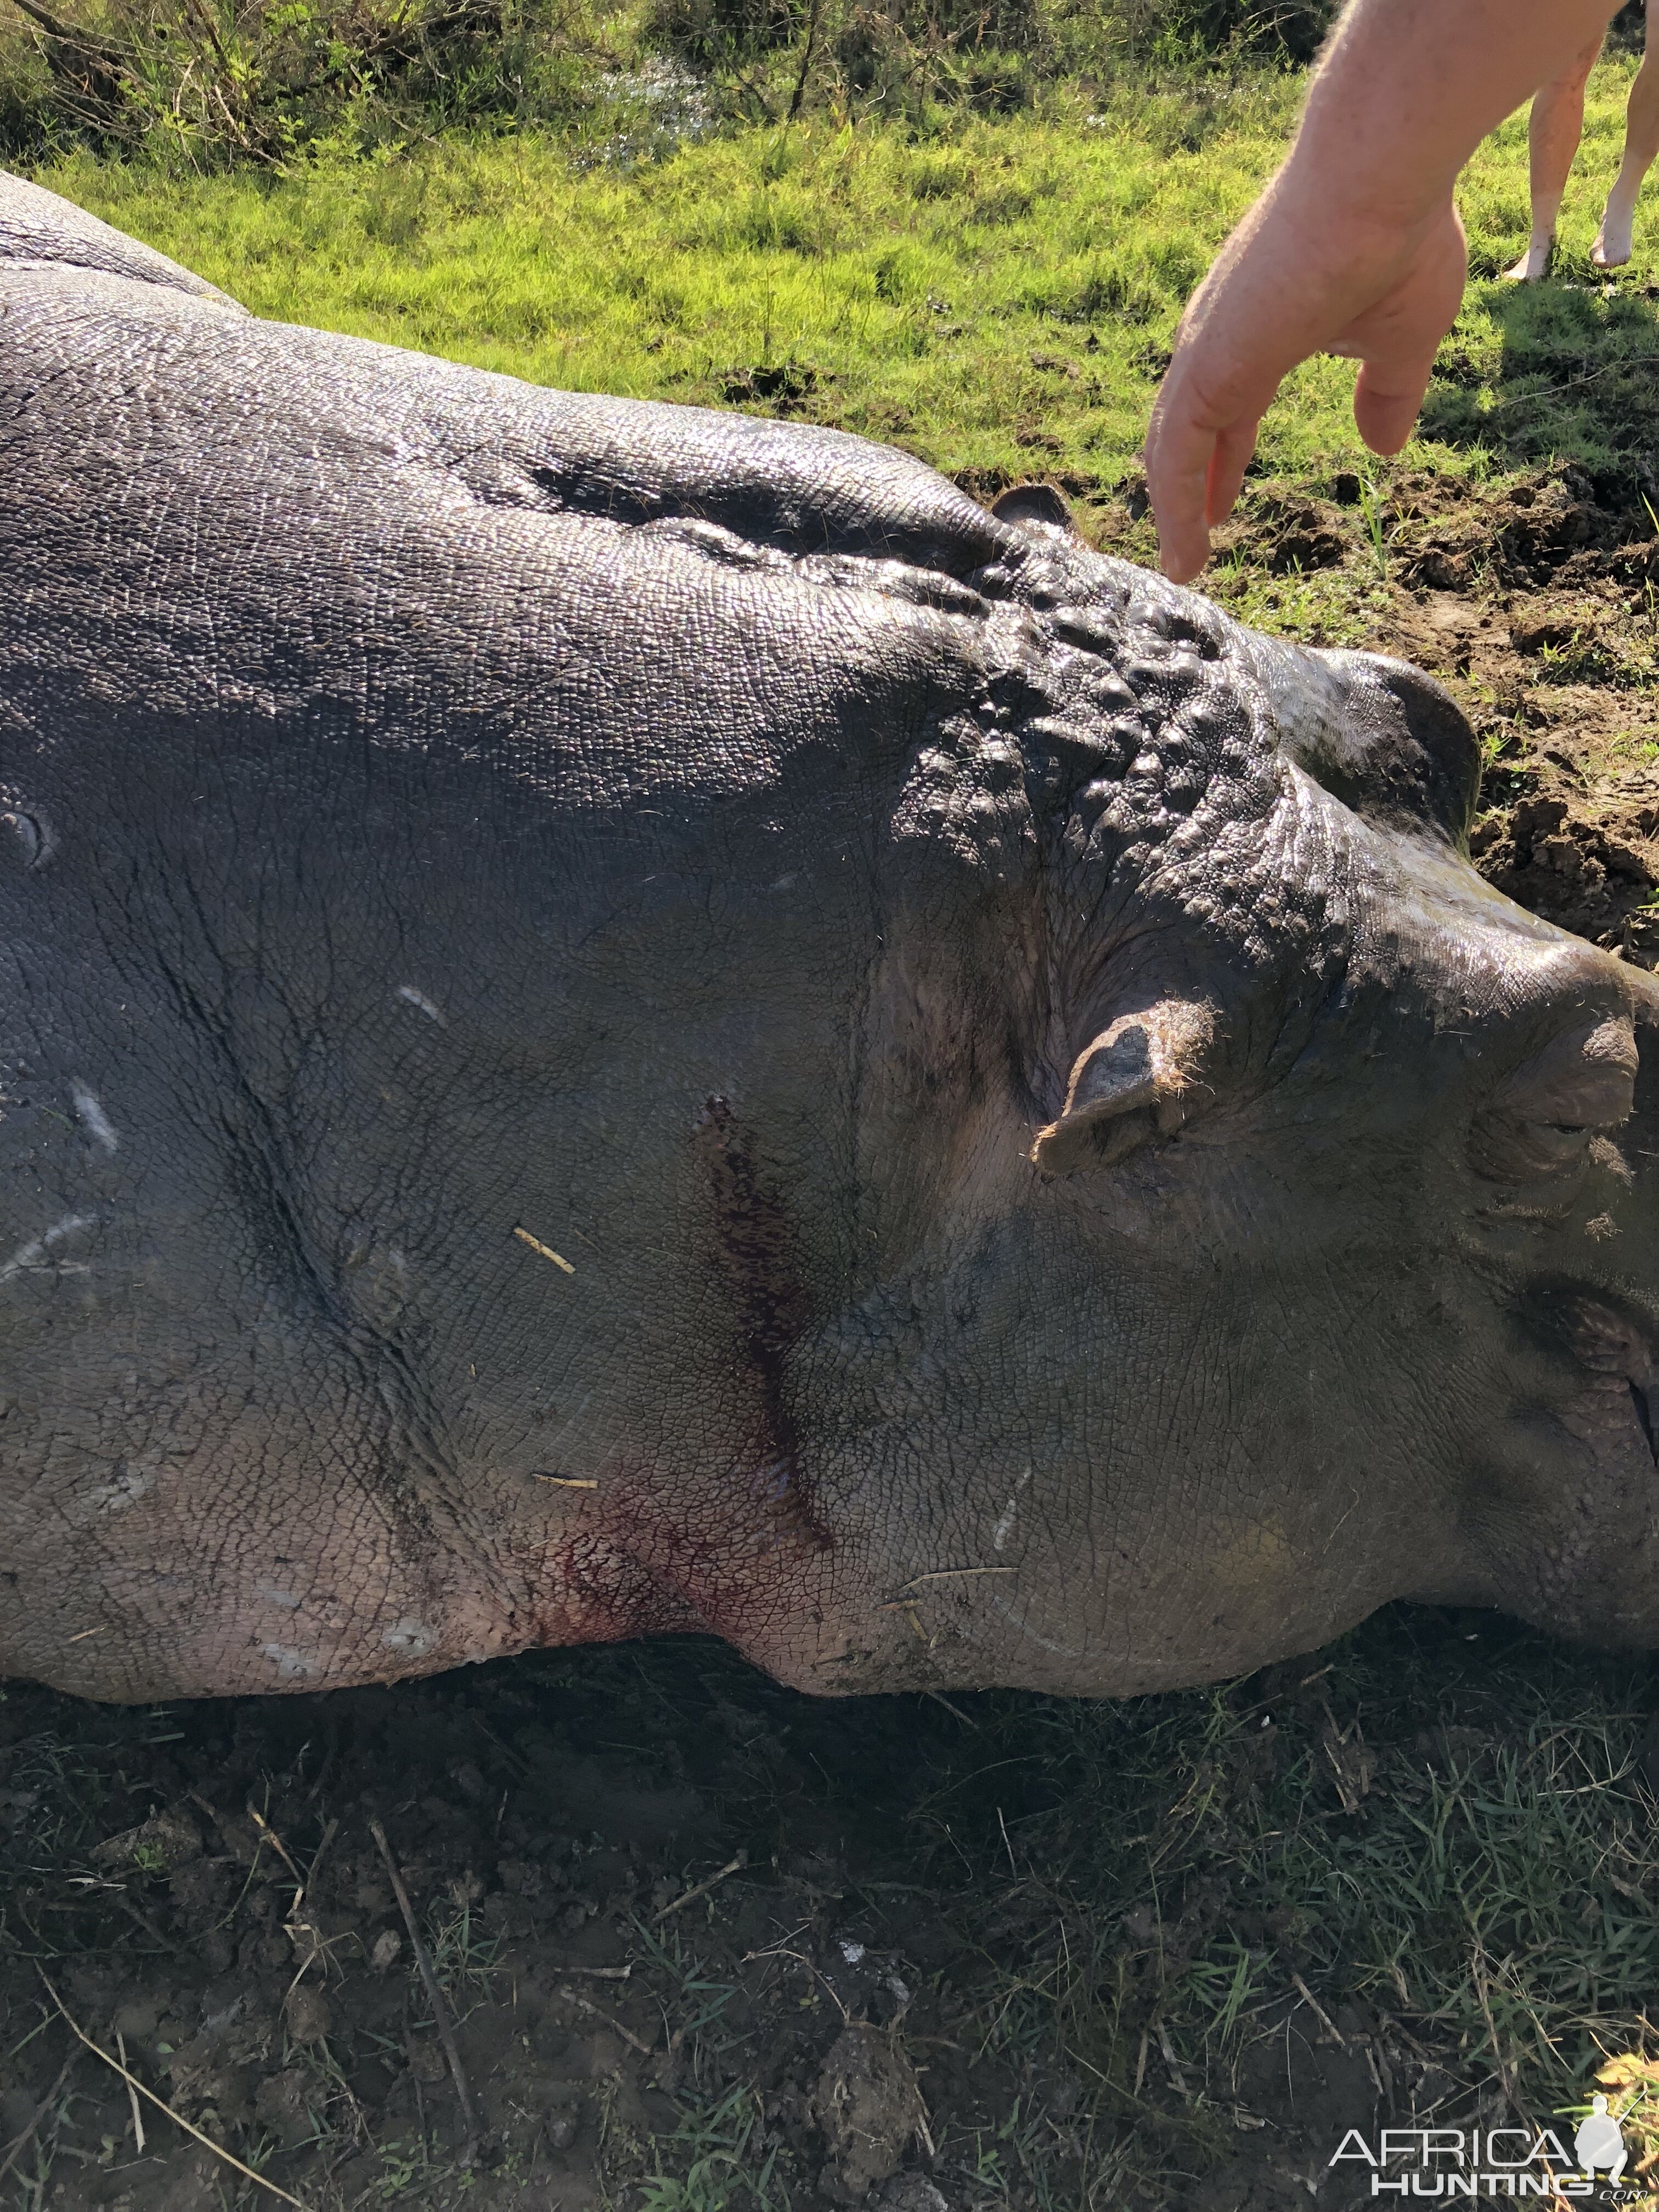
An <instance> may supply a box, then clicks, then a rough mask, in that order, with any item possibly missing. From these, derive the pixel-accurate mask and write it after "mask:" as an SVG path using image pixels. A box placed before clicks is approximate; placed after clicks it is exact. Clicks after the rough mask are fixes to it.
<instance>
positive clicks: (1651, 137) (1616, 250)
mask: <svg viewBox="0 0 1659 2212" xmlns="http://www.w3.org/2000/svg"><path fill="white" fill-rule="evenodd" d="M1653 5H1655V6H1659V0H1653ZM1656 155H1659V55H1656V54H1655V52H1654V37H1653V14H1652V12H1651V9H1650V14H1649V16H1648V44H1647V49H1646V51H1645V52H1644V54H1643V56H1642V66H1641V68H1640V69H1639V70H1637V72H1636V82H1635V83H1634V84H1633V85H1632V87H1631V88H1630V106H1628V107H1627V108H1626V111H1625V158H1624V160H1623V161H1621V162H1620V165H1619V175H1618V178H1617V179H1616V180H1615V182H1614V184H1613V190H1612V191H1610V192H1609V193H1608V194H1607V209H1606V211H1605V212H1604V213H1603V215H1602V217H1601V229H1600V230H1598V231H1597V232H1596V234H1595V245H1594V246H1591V248H1590V259H1591V260H1592V261H1593V262H1594V263H1595V265H1596V267H1597V268H1598V269H1620V268H1622V267H1623V266H1624V264H1625V263H1626V261H1628V260H1629V259H1630V257H1631V225H1632V222H1634V221H1635V219H1636V195H1637V194H1638V192H1639V191H1641V189H1642V179H1643V178H1644V177H1645V176H1646V174H1647V173H1648V171H1649V170H1650V168H1651V167H1653V163H1654V159H1655V157H1656Z"/></svg>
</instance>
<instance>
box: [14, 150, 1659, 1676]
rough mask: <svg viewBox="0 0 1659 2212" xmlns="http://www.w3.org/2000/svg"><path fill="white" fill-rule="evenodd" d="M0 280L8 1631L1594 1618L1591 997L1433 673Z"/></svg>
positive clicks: (1124, 1638)
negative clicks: (1477, 813)
mask: <svg viewBox="0 0 1659 2212" xmlns="http://www.w3.org/2000/svg"><path fill="white" fill-rule="evenodd" d="M0 299H3V310H4V312H3V320H0V425H3V430H0V441H3V464H0V565H3V578H4V583H3V591H0V793H3V805H4V808H5V810H6V818H5V823H4V825H3V827H0V917H3V939H0V942H3V965H0V1084H3V1091H4V1102H3V1115H4V1118H3V1121H0V1172H3V1185H0V1188H3V1207H4V1226H3V1239H4V1241H3V1246H0V1410H3V1420H0V1569H3V1571H0V1673H5V1672H9V1673H14V1674H27V1675H33V1676H36V1677H39V1678H40V1679H42V1680H46V1681H48V1682H51V1683H54V1684H57V1685H58V1686H61V1687H63V1688H65V1689H69V1690H73V1691H77V1692H82V1693H84V1694H87V1695H89V1696H92V1697H97V1698H107V1699H152V1698H167V1697H174V1696H179V1695H190V1694H192V1693H201V1692H228V1691H248V1690H278V1689H292V1688H300V1687H316V1686H325V1685H332V1684H342V1683H349V1682H361V1681H365V1680H385V1679H386V1678H388V1677H392V1676H398V1675H406V1674H419V1673H428V1672H431V1671H433V1670H435V1669H436V1668H443V1667H448V1666H453V1665H454V1664H455V1663H456V1662H459V1661H462V1660H467V1659H482V1658H486V1657H489V1656H495V1655H496V1654H500V1653H505V1652H511V1651H516V1650H521V1649H523V1648H524V1647H525V1646H526V1645H530V1644H547V1643H565V1642H574V1641H579V1640H582V1639H586V1638H608V1637H616V1636H622V1635H628V1634H635V1633H641V1632H651V1631H664V1630H678V1629H699V1628H707V1629H712V1630H714V1632H717V1633H719V1634H720V1635H722V1636H725V1637H727V1638H730V1639H731V1640H732V1642H734V1643H735V1644H738V1646H740V1647H741V1649H742V1650H744V1651H745V1652H747V1653H748V1654H749V1655H750V1656H751V1657H753V1658H754V1659H755V1660H757V1662H759V1663H760V1664H761V1665H763V1666H764V1667H766V1668H769V1669H771V1671H772V1672H773V1673H774V1674H776V1675H778V1676H780V1677H781V1678H782V1679H784V1680H787V1681H789V1682H793V1683H795V1684H798V1685H799V1686H802V1687H805V1688H808V1689H811V1690H818V1691H854V1690H891V1689H901V1688H914V1687H916V1686H933V1685H937V1686H946V1687H948V1686H956V1685H971V1684H989V1683H1004V1684H1022V1685H1029V1686H1034V1687H1041V1688H1046V1689H1059V1690H1068V1691H1092V1692H1127V1691H1138V1690H1145V1689H1151V1688H1156V1687H1161V1686H1167V1685H1172V1684H1177V1683H1184V1682H1192V1681H1195V1680H1201V1679H1203V1678H1205V1677H1206V1676H1213V1675H1218V1674H1225V1673H1227V1672H1230V1671H1232V1670H1236V1669H1240V1668H1248V1667H1249V1666H1251V1665H1253V1664H1255V1662H1260V1661H1262V1660H1266V1659H1268V1658H1271V1657H1273V1656H1276V1655H1279V1654H1283V1653H1288V1652H1294V1651H1299V1650H1305V1649H1307V1648H1309V1647H1310V1646H1312V1645H1315V1644H1318V1643H1319V1642H1320V1641H1321V1640H1322V1639H1323V1638H1327V1637H1328V1636H1329V1635H1331V1634H1332V1633H1333V1632H1334V1631H1336V1630H1338V1629H1340V1628H1341V1627H1343V1626H1345V1625H1346V1624H1348V1623H1350V1622H1352V1621H1354V1620H1358V1618H1359V1617H1360V1616H1361V1615H1363V1614H1364V1613H1367V1612H1369V1611H1370V1609H1371V1608H1372V1607H1375V1606H1376V1605H1377V1604H1379V1603H1381V1602H1382V1601H1384V1600H1386V1599H1389V1598H1391V1597H1395V1596H1397V1595H1409V1596H1415V1597H1419V1598H1426V1599H1445V1600H1450V1599H1455V1600H1460V1601H1470V1602H1474V1603H1477V1604H1490V1605H1495V1606H1501V1607H1507V1608H1509V1609H1510V1610H1512V1611H1514V1612H1516V1613H1522V1614H1523V1615H1525V1616H1526V1617H1527V1618H1528V1619H1529V1620H1534V1621H1539V1622H1542V1623H1545V1624H1547V1625H1548V1626H1552V1627H1555V1628H1559V1629H1561V1630H1564V1631H1565V1632H1570V1633H1572V1634H1575V1635H1581V1636H1585V1637H1589V1638H1600V1639H1604V1640H1608V1641H1612V1642H1615V1643H1626V1644H1644V1643H1653V1642H1655V1641H1659V1536H1656V1503H1659V1474H1656V1466H1655V1458H1654V1451H1653V1446H1652V1413H1651V1412H1650V1406H1651V1405H1652V1403H1653V1402H1654V1401H1653V1400H1650V1395H1649V1394H1650V1389H1651V1388H1652V1386H1653V1385H1654V1383H1655V1380H1656V1374H1655V1347H1656V1344H1659V1234H1656V1231H1659V1198H1656V1191H1659V1166H1656V1164H1655V1162H1656V1155H1659V1044H1656V1042H1655V1041H1654V1036H1653V1030H1652V1027H1651V1024H1653V1023H1654V1022H1655V1020H1656V1018H1659V990H1656V987H1655V985H1654V982H1653V981H1652V979H1650V978H1646V977H1644V976H1643V975H1640V974H1638V972H1637V971H1636V970H1635V969H1631V968H1629V967H1626V966H1622V965H1620V963H1617V962H1615V961H1614V960H1613V959H1611V958H1608V957H1606V956H1604V955H1603V954H1602V953H1601V952H1598V951H1595V950H1594V949H1593V948H1592V947H1590V946H1589V945H1585V944H1583V943H1581V942H1579V941H1578V940H1577V939H1574V938H1571V937H1569V936H1565V935H1563V934H1562V933H1560V932H1559V931H1557V930H1554V929H1551V928H1548V927H1546V926H1545V925H1543V924H1542V923H1541V922H1539V921H1534V919H1532V918H1531V917H1530V916H1528V915H1526V914H1524V913H1522V912H1521V911H1520V910H1518V909H1517V908H1515V907H1513V906H1511V905H1510V904H1509V903H1507V902H1505V901H1504V899H1502V898H1500V897H1498V896H1497V895H1496V894H1495V893H1494V892H1492V890H1489V889H1488V888H1487V887H1486V885H1485V884H1482V883H1481V882H1480V879H1479V878H1477V877H1476V875H1475V874H1474V871H1473V870H1472V869H1471V867H1470V866H1469V865H1468V859H1467V857H1466V851H1465V846H1464V831H1465V827H1466V823H1467V820H1468V813H1469V810H1470V807H1471V805H1472V803H1473V797H1474V782H1475V757H1474V749H1473V747H1472V744H1471V741H1470V738H1469V734H1468V730H1467V728H1466V727H1465V726H1464V725H1463V723H1462V720H1460V719H1459V717H1458V715H1457V714H1456V712H1455V709H1454V708H1453V707H1452V706H1451V704H1450V703H1449V701H1447V700H1446V698H1445V697H1444V696H1443V695H1442V694H1441V693H1440V692H1438V691H1437V690H1436V689H1435V687H1434V686H1433V685H1432V684H1430V683H1429V682H1428V681H1427V680H1426V679H1425V678H1422V677H1420V676H1418V675H1416V674H1414V673H1413V671H1409V670H1407V669H1405V668H1402V667H1401V666H1399V665H1396V664H1393V663H1390V662H1387V661H1382V660H1376V659H1370V658H1369V657H1367V656H1364V655H1347V654H1328V655H1322V654H1316V653H1303V652H1298V651H1295V650H1293V649H1291V648H1288V647H1282V646H1279V645H1274V644H1272V643H1270V642H1268V641H1266V640H1264V639H1261V638H1260V637H1256V636H1255V635H1252V634H1251V633H1249V631H1246V630H1243V629H1239V628H1237V626H1236V625H1234V624H1233V623H1230V622H1228V621H1227V620H1226V619H1225V618H1224V617H1222V616H1221V615H1219V614H1218V613H1217V612H1216V611H1214V609H1212V607H1210V606H1208V605H1206V603H1205V602H1204V601H1203V600H1202V599H1198V598H1195V597H1194V596H1193V595H1191V594H1189V593H1188V592H1180V591H1176V590H1174V589H1172V588H1170V587H1168V586H1165V585H1164V584H1163V583H1162V582H1160V581H1159V580H1158V579H1156V578H1155V577H1152V576H1150V575H1146V574H1141V573H1140V572H1139V571H1137V570H1134V569H1132V568H1126V567H1124V566H1123V565H1121V563H1119V562H1114V561H1109V560H1106V559H1103V558H1102V557H1100V556H1097V555H1096V554H1093V553H1091V552H1090V551H1088V550H1086V549H1085V547H1084V546H1083V545H1082V544H1080V543H1079V542H1078V541H1077V539H1076V538H1073V537H1072V536H1071V535H1070V534H1069V533H1068V532H1066V530H1065V529H1064V528H1063V527H1061V526H1059V525H1057V524H1056V523H1055V522H1054V520H1050V519H1046V511H1045V509H1044V507H1043V506H1042V501H1040V500H1034V501H1027V502H1025V504H1024V511H1023V512H1022V511H1021V509H1020V503H1019V502H1018V501H1016V502H1015V503H1014V506H1013V509H1012V511H1010V512H1005V513H1004V514H1003V515H1002V516H1001V517H1000V518H998V517H994V516H993V515H990V514H987V513H985V512H983V511H982V510H981V508H979V507H976V506H975V505H974V504H972V503H971V502H970V501H969V500H968V499H966V498H965V497H964V496H963V495H961V494H959V493H958V492H957V491H955V490H953V489H952V488H951V486H950V485H949V484H948V483H945V482H944V481H943V480H942V479H940V478H939V477H937V476H935V475H933V473H932V472H931V471H928V470H927V469H926V468H924V467H922V466H921V465H920V464H918V463H916V462H915V461H912V460H910V459H906V458H905V457H904V456H903V455H902V454H898V453H890V452H887V451H885V450H884V449H882V448H880V447H874V446H869V445H866V444H864V443H862V442H860V441H858V440H856V439H854V438H849V437H844V436H841V435H836V434H834V433H829V432H824V431H817V430H811V429H801V428H780V427H776V426H774V425H772V424H769V423H763V422H753V421H749V420H746V419H744V418H741V417H733V416H720V415H714V414H705V413H701V412H697V411H694V410H681V409H677V408H668V407H655V406H643V405H638V404H631V403H629V402H624V401H620V400H610V399H601V398H571V397H568V396H564V395H561V394H558V393H554V392H541V391H537V390H532V389H531V388H528V387H526V386H523V385H520V384H517V383H514V382H513V381H511V380H507V379H506V378H501V377H495V376H487V375H483V374H477V373H475V372H473V371H471V370H467V369H462V368H453V367H450V366H448V365H447V364H446V363H444V362H437V361H432V360H428V359H425V358H423V357H421V356H416V355H412V354H407V353H402V352H398V351H394V350H391V349H386V348H385V347H380V346H376V345H371V344H367V343H361V342H358V341H356V340H353V339H348V338H340V337H324V336H319V335H318V334H317V333H315V332H313V331H303V330H294V329H285V328H281V327H277V326H276V325H270V324H266V323H262V322H258V321H255V320H254V319H252V318H251V317H249V316H247V315H246V314H244V313H242V312H241V311H240V309H239V308H237V307H234V305H233V304H232V303H231V302H229V301H227V300H225V299H224V298H223V297H222V295H219V294H217V293H216V292H213V291H211V290H210V289H209V288H207V287H205V286H204V285H203V284H201V283H198V282H197V280H195V279H194V278H192V277H191V276H187V275H185V273H184V272H183V271H181V270H177V269H175V268H173V267H172V266H171V265H170V264H167V263H165V262H163V261H161V260H160V259H158V258H156V257H155V255H153V254H151V253H149V252H147V251H146V250H145V249H143V248H141V247H138V246H134V245H132V244H131V242H129V241H127V240H123V239H121V238H120V237H119V236H118V235H117V234H115V233H113V232H111V231H108V230H106V229H105V228H102V227H101V226H100V225H98V224H96V223H94V222H92V221H91V220H90V219H89V218H88V217H86V216H82V215H80V214H79V213H77V212H76V210H73V209H71V208H70V207H68V206H66V205H65V204H64V203H63V202H61V201H59V200H57V199H54V198H52V197H49V196H48V195H46V194H45V193H42V192H40V191H37V190H35V189H34V188H33V187H31V186H28V185H21V184H18V183H15V182H10V181H8V182H5V183H4V184H3V185H0ZM1638 1046H1639V1047H1642V1048H1643V1049H1644V1056H1645V1061H1646V1065H1645V1066H1644V1068H1643V1070H1642V1071H1641V1073H1640V1075H1639V1077H1638V1073H1637V1054H1638ZM1633 1079H1635V1080H1634V1083H1633ZM1633 1091H1634V1097H1635V1102H1636V1110H1635V1114H1634V1116H1633V1118H1631V1109H1632V1092H1633ZM1034 1149H1035V1152H1036V1158H1033V1152H1034ZM519 1231H526V1232H527V1233H528V1236H529V1237H533V1238H534V1239H536V1240H537V1243H535V1244H532V1243H529V1242H526V1237H524V1236H521V1235H520V1234H519V1233H518V1232H519ZM538 1245H539V1246H541V1247H545V1248H547V1252H548V1253H552V1252H556V1253H558V1254H559V1255H562V1259H563V1261H565V1262H566V1263H568V1264H567V1265H566V1266H561V1265H559V1264H558V1263H557V1262H556V1261H554V1260H553V1259H552V1258H551V1257H550V1256H546V1255H544V1251H543V1250H541V1249H538ZM573 1270H574V1272H572V1271H573Z"/></svg>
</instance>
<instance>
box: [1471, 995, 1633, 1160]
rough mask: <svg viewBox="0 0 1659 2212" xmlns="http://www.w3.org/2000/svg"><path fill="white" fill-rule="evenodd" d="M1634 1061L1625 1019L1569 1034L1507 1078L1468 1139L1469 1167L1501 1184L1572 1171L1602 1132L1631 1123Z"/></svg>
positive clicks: (1630, 1032)
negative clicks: (1625, 1122)
mask: <svg viewBox="0 0 1659 2212" xmlns="http://www.w3.org/2000/svg"><path fill="white" fill-rule="evenodd" d="M1638 1066H1639V1061H1638V1055H1637V1050H1636V1033H1635V1031H1634V1030H1633V1029H1632V1026H1631V1024H1630V1023H1629V1021H1628V1020H1627V1019H1626V1018H1624V1017H1623V1016H1618V1017H1614V1018H1609V1019H1607V1020H1606V1021H1602V1022H1599V1023H1596V1024H1593V1025H1591V1026H1589V1027H1586V1028H1582V1029H1576V1030H1569V1031H1568V1032H1567V1033H1566V1035H1565V1036H1559V1037H1556V1038H1555V1039H1554V1040H1553V1042H1551V1043H1549V1044H1547V1045H1546V1046H1545V1048H1544V1049H1543V1050H1542V1051H1541V1052H1540V1053H1534V1055H1533V1057H1532V1058H1531V1059H1530V1060H1527V1061H1525V1062H1524V1063H1523V1064H1522V1066H1520V1067H1517V1068H1516V1070H1515V1072H1514V1073H1512V1074H1510V1075H1508V1076H1506V1077H1505V1078H1504V1080H1503V1082H1502V1083H1500V1084H1499V1085H1498V1088H1497V1090H1496V1091H1494V1092H1493V1093H1492V1098H1491V1099H1490V1101H1489V1102H1488V1103H1487V1105H1486V1109H1484V1111H1483V1112H1481V1113H1480V1115H1477V1117H1476V1119H1475V1123H1474V1128H1473V1129H1472V1130H1471V1131H1470V1133H1469V1161H1470V1164H1471V1165H1472V1166H1473V1167H1474V1169H1475V1170H1477V1172H1478V1173H1480V1174H1481V1175H1484V1176H1492V1178H1493V1180H1494V1181H1496V1182H1534V1181H1536V1179H1537V1178H1538V1177H1539V1176H1547V1175H1559V1173H1560V1172H1561V1171H1562V1170H1564V1169H1569V1168H1573V1167H1576V1166H1577V1164H1578V1163H1579V1162H1580V1161H1581V1160H1583V1158H1585V1156H1586V1154H1587V1153H1588V1152H1589V1148H1590V1143H1591V1140H1592V1139H1594V1138H1595V1137H1596V1136H1597V1135H1599V1134H1600V1133H1601V1132H1602V1131H1603V1130H1607V1129H1616V1128H1617V1127H1618V1126H1619V1124H1620V1122H1621V1121H1628V1120H1629V1119H1630V1115H1631V1109H1632V1107H1633V1106H1634V1105H1635V1103H1636V1075H1637V1070H1638Z"/></svg>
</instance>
